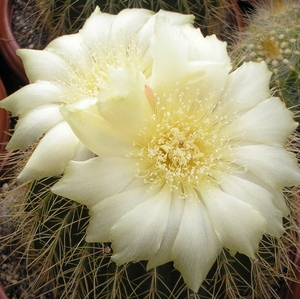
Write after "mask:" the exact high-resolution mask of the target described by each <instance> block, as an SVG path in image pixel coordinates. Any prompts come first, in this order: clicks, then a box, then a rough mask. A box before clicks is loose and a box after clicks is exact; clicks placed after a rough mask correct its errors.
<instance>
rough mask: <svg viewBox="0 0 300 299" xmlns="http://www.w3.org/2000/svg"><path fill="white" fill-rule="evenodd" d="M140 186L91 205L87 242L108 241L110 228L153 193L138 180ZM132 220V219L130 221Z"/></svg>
mask: <svg viewBox="0 0 300 299" xmlns="http://www.w3.org/2000/svg"><path fill="white" fill-rule="evenodd" d="M139 181H140V184H141V187H139V188H136V189H132V190H128V191H126V192H120V193H117V194H114V195H112V196H110V197H107V198H105V199H104V200H102V201H100V200H99V203H97V204H95V205H94V206H92V207H91V209H90V211H89V214H90V216H91V218H90V222H89V227H88V229H87V236H86V241H87V242H109V241H110V237H109V234H110V229H111V228H112V227H113V225H114V224H115V223H116V222H117V221H118V220H119V219H120V218H121V217H122V216H123V215H125V214H127V213H128V212H130V210H132V209H133V208H135V207H136V206H137V205H139V204H141V203H142V202H144V201H145V200H146V199H148V198H149V197H151V196H152V195H153V190H149V185H145V184H144V183H143V181H142V180H139ZM132 222H134V221H132Z"/></svg>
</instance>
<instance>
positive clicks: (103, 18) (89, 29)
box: [79, 7, 116, 48]
mask: <svg viewBox="0 0 300 299" xmlns="http://www.w3.org/2000/svg"><path fill="white" fill-rule="evenodd" d="M115 19H116V16H115V15H112V14H108V13H102V12H101V11H100V9H99V7H96V9H95V11H94V12H93V13H92V14H91V16H90V17H89V18H88V19H87V20H86V21H85V23H84V25H83V27H82V29H81V30H80V31H79V34H80V35H81V36H82V39H83V40H84V41H85V42H86V43H88V45H89V46H90V48H94V46H97V45H98V47H99V45H101V44H102V42H103V39H104V38H105V37H106V38H107V37H108V36H109V33H110V30H111V25H112V23H113V21H114V20H115Z"/></svg>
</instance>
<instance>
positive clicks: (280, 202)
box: [235, 171, 290, 217]
mask: <svg viewBox="0 0 300 299" xmlns="http://www.w3.org/2000/svg"><path fill="white" fill-rule="evenodd" d="M235 176H237V177H239V178H241V179H242V180H247V181H249V182H252V183H253V184H255V185H257V186H260V187H261V188H263V189H265V190H267V191H268V192H269V193H270V194H272V201H273V204H274V206H275V207H276V208H277V209H278V210H279V211H281V212H282V215H283V217H286V216H287V215H288V214H289V213H290V211H289V208H288V207H287V204H286V201H285V198H284V195H283V192H282V188H280V189H278V188H274V187H272V186H270V185H269V184H267V183H266V182H265V181H263V180H262V179H261V178H260V177H258V176H256V175H255V174H254V173H252V172H250V171H247V172H245V173H242V174H238V173H236V174H235Z"/></svg>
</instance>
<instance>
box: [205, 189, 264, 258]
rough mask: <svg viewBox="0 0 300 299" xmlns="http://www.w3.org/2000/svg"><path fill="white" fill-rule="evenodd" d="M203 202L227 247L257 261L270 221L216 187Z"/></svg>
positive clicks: (232, 251) (222, 242)
mask: <svg viewBox="0 0 300 299" xmlns="http://www.w3.org/2000/svg"><path fill="white" fill-rule="evenodd" d="M201 195H202V198H203V200H204V204H205V206H206V209H207V212H208V215H209V218H210V220H211V221H212V223H213V226H214V229H215V231H216V233H217V235H218V238H219V240H220V242H221V244H222V245H223V247H226V248H228V249H229V250H230V251H231V253H235V252H236V251H238V252H240V253H243V254H246V255H247V256H249V257H251V258H254V253H255V252H256V251H257V250H258V245H259V242H260V240H261V238H262V236H263V234H264V233H265V232H266V220H265V219H264V218H263V217H262V215H261V214H260V213H259V212H257V211H256V210H254V209H253V208H252V207H251V206H250V205H249V204H247V203H245V202H242V201H240V200H239V199H237V198H235V197H232V196H230V195H228V194H227V193H225V192H223V191H221V190H219V189H218V188H215V187H212V188H211V190H210V191H208V192H203V193H202V194H201Z"/></svg>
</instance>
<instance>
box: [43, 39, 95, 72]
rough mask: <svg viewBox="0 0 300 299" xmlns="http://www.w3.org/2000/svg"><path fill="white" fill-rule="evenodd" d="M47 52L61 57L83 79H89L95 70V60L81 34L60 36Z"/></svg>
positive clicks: (48, 47) (52, 42)
mask: <svg viewBox="0 0 300 299" xmlns="http://www.w3.org/2000/svg"><path fill="white" fill-rule="evenodd" d="M45 50H46V51H49V52H53V53H55V54H57V55H59V56H61V57H62V58H63V59H64V60H65V61H68V63H69V64H70V66H73V69H74V70H76V72H81V75H82V76H83V77H85V76H86V77H88V75H89V74H90V72H91V71H90V70H91V69H92V68H93V64H94V60H93V58H92V56H91V53H90V51H89V48H88V47H87V45H86V44H85V43H84V41H83V39H82V37H81V35H80V34H71V35H64V36H60V37H58V38H56V39H54V40H53V41H51V42H50V44H49V45H48V46H47V47H46V49H45Z"/></svg>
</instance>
